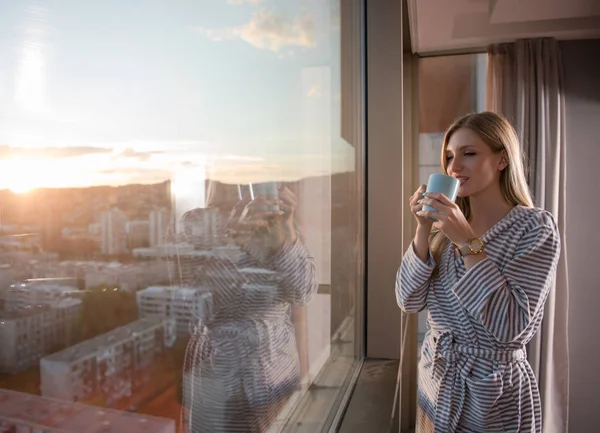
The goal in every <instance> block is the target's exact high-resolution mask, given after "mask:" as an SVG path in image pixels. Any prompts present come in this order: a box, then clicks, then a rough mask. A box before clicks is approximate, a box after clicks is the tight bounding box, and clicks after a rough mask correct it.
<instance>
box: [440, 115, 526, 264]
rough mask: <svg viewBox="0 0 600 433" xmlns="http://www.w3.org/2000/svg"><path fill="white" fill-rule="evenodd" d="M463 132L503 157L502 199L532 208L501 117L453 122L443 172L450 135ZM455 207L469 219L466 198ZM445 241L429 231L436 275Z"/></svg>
mask: <svg viewBox="0 0 600 433" xmlns="http://www.w3.org/2000/svg"><path fill="white" fill-rule="evenodd" d="M462 128H468V129H470V130H471V131H473V132H475V133H476V134H477V135H478V136H479V138H481V139H482V140H483V141H484V142H485V143H486V144H487V145H488V146H489V147H490V149H491V150H492V152H494V153H501V152H503V153H504V157H505V158H506V163H507V166H506V168H505V169H504V170H502V171H501V172H500V190H501V191H502V195H503V196H504V199H505V200H506V201H507V202H508V203H511V204H512V205H515V206H516V205H522V206H527V207H533V199H532V197H531V193H530V191H529V186H528V185H527V178H526V173H525V164H524V158H523V154H522V153H521V146H520V143H519V137H518V136H517V132H516V131H515V129H514V128H513V127H512V125H511V124H510V122H509V121H508V120H506V119H505V118H504V117H502V116H500V115H498V114H496V113H492V112H489V111H485V112H482V113H471V114H467V115H466V116H463V117H461V118H460V119H458V120H456V121H455V122H454V123H453V124H452V125H451V126H450V127H449V128H448V130H447V131H446V135H445V136H444V142H443V145H442V155H441V159H442V168H443V170H444V173H446V174H448V161H447V160H446V149H447V147H448V143H449V142H450V138H452V135H453V134H454V133H455V132H456V131H458V130H459V129H462ZM456 203H457V205H458V207H459V208H460V210H461V211H462V213H463V214H464V216H465V218H466V219H467V220H468V219H469V217H470V215H471V206H470V204H469V197H458V198H457V200H456ZM448 241H449V240H448V238H447V237H446V236H445V235H444V233H442V232H441V231H439V230H434V231H432V233H431V235H430V238H429V248H430V250H431V254H432V255H433V258H434V260H435V262H436V273H437V270H438V268H439V262H440V258H441V256H442V252H443V251H444V249H445V248H446V245H448Z"/></svg>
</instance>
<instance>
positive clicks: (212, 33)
mask: <svg viewBox="0 0 600 433" xmlns="http://www.w3.org/2000/svg"><path fill="white" fill-rule="evenodd" d="M238 1H239V0H238ZM197 31H198V33H200V34H201V35H203V36H205V37H207V38H209V39H210V40H212V41H216V42H220V41H224V40H231V39H237V38H240V39H242V40H243V41H245V42H247V43H249V44H250V45H253V46H255V47H257V48H260V49H263V50H269V51H279V50H280V49H282V48H285V47H313V46H314V45H315V23H314V20H313V18H312V16H310V15H309V14H303V15H301V16H299V17H296V18H294V19H292V20H286V19H285V18H284V17H283V16H282V15H280V14H277V13H276V12H274V11H272V10H262V11H258V12H256V13H254V14H253V15H252V18H251V19H250V21H249V22H248V23H247V24H244V25H241V26H238V27H230V28H223V29H206V28H202V27H201V28H198V29H197Z"/></svg>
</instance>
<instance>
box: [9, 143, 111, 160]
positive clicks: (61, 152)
mask: <svg viewBox="0 0 600 433" xmlns="http://www.w3.org/2000/svg"><path fill="white" fill-rule="evenodd" d="M109 152H112V150H111V149H106V148H103V147H92V146H74V147H35V148H32V147H14V146H0V158H76V157H79V156H84V155H94V154H105V153H109Z"/></svg>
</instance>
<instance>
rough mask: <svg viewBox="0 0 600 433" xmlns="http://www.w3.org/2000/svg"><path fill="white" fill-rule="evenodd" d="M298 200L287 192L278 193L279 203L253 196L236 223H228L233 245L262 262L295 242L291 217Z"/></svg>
mask: <svg viewBox="0 0 600 433" xmlns="http://www.w3.org/2000/svg"><path fill="white" fill-rule="evenodd" d="M297 205H298V199H297V198H296V196H295V194H294V193H293V192H292V191H291V190H290V189H289V188H287V187H286V188H282V189H280V190H279V199H277V200H268V199H266V198H263V197H260V196H257V197H256V198H255V199H254V200H252V201H250V202H249V203H247V204H246V206H245V207H244V209H243V211H242V212H241V214H240V216H239V217H238V218H237V219H235V218H234V219H231V220H230V224H229V225H230V227H231V226H233V227H232V233H233V238H234V240H235V242H236V244H238V245H240V246H243V247H245V248H246V249H247V250H248V251H249V252H251V253H252V254H254V255H256V256H257V257H258V256H260V257H262V258H264V257H267V256H268V255H270V254H272V253H274V252H276V251H278V250H279V249H281V248H282V247H283V245H284V244H285V243H286V242H295V241H296V238H297V235H296V231H295V229H294V214H295V212H296V207H297Z"/></svg>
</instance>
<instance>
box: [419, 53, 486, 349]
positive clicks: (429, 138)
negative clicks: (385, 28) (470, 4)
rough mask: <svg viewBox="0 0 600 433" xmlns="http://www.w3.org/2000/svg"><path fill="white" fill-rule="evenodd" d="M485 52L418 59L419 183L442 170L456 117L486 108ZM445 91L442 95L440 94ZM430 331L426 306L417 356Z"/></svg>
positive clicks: (421, 318) (420, 324) (420, 317)
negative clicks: (447, 133)
mask: <svg viewBox="0 0 600 433" xmlns="http://www.w3.org/2000/svg"><path fill="white" fill-rule="evenodd" d="M486 68H487V57H486V55H485V54H469V55H455V56H440V57H425V58H421V59H419V64H418V75H419V78H418V79H419V97H418V103H419V106H418V111H419V148H418V155H419V156H418V160H419V184H420V185H423V184H426V183H427V180H428V179H429V175H431V174H433V173H441V172H442V168H441V152H442V142H443V140H444V133H445V131H446V129H447V128H448V127H449V126H450V125H451V124H452V122H453V121H454V120H456V119H457V118H459V117H461V116H463V115H465V114H467V113H469V112H479V111H484V110H485V80H486V78H485V77H486ZM440 95H443V97H440ZM426 332H427V310H424V311H421V312H420V313H419V318H418V345H419V350H418V352H417V353H418V354H419V355H418V356H419V357H420V356H421V355H420V354H421V350H420V347H421V344H422V343H423V339H424V337H425V333H426Z"/></svg>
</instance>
